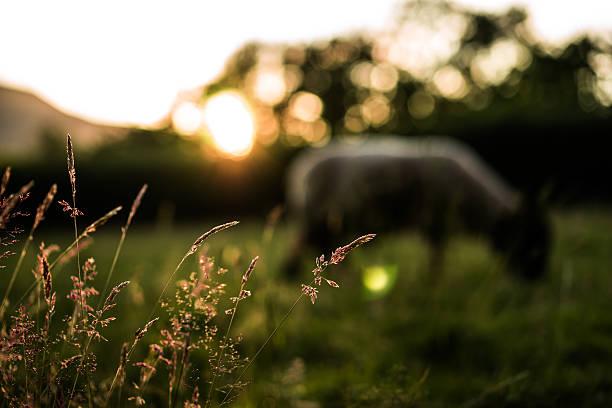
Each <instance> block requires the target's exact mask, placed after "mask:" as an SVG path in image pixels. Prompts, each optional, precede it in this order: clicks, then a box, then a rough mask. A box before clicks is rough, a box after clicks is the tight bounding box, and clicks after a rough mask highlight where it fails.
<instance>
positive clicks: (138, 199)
mask: <svg viewBox="0 0 612 408" xmlns="http://www.w3.org/2000/svg"><path fill="white" fill-rule="evenodd" d="M145 191H147V185H146V184H145V185H143V186H142V188H141V189H140V191H139V192H138V195H137V196H136V199H134V203H133V204H132V210H131V211H130V214H129V215H128V219H127V221H126V223H125V225H124V226H123V228H121V238H120V239H119V244H117V249H115V256H114V257H113V263H112V264H111V267H110V270H109V272H108V275H107V277H106V283H105V284H104V289H103V290H102V292H100V301H99V302H98V309H99V308H100V306H102V302H103V301H104V299H105V296H106V291H107V290H108V286H109V285H110V281H111V277H112V276H113V272H114V271H115V266H116V265H117V259H119V253H120V252H121V248H122V247H123V242H124V241H125V236H126V235H127V230H128V228H129V227H130V224H131V222H132V217H133V216H134V214H135V213H136V210H137V209H138V207H139V206H140V202H141V200H142V196H143V195H144V193H145Z"/></svg>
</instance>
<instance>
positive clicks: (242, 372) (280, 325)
mask: <svg viewBox="0 0 612 408" xmlns="http://www.w3.org/2000/svg"><path fill="white" fill-rule="evenodd" d="M313 283H314V279H313V280H312V282H311V283H310V284H311V285H312V284H313ZM302 297H304V292H302V293H300V296H298V298H297V299H296V300H295V302H293V305H292V306H291V307H290V308H289V310H288V311H287V313H285V315H284V316H283V318H282V319H281V320H280V322H279V323H278V325H276V327H275V328H274V330H272V332H271V333H270V335H268V338H267V339H266V341H264V342H263V344H262V345H261V346H259V349H257V351H256V352H255V354H254V355H253V357H252V358H250V359H249V362H248V363H247V365H246V366H245V367H244V368H243V369H242V371H241V372H240V374H238V377H237V378H236V379H235V380H234V383H233V384H236V383H237V382H238V381H240V379H241V378H242V376H243V375H244V374H245V373H246V372H247V370H248V369H249V367H251V365H252V364H253V362H254V361H255V359H256V358H257V356H259V354H260V353H261V352H262V350H263V349H264V348H265V347H266V345H267V344H268V343H269V342H270V340H271V339H272V337H274V335H275V334H276V332H277V331H278V330H279V329H280V328H281V327H282V325H283V323H285V320H287V318H288V317H289V315H291V313H292V312H293V309H295V307H296V306H297V304H298V302H299V301H300V300H301V299H302ZM232 390H233V388H230V389H229V390H228V392H227V393H226V394H225V397H224V398H223V400H222V401H221V405H223V403H224V402H225V401H227V399H228V398H229V396H230V394H231V393H232ZM209 399H210V397H209Z"/></svg>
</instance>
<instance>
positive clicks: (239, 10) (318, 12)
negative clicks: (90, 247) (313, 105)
mask: <svg viewBox="0 0 612 408" xmlns="http://www.w3.org/2000/svg"><path fill="white" fill-rule="evenodd" d="M397 3H398V2H397V1H396V0H378V1H376V2H374V1H371V0H310V1H303V0H255V1H238V0H223V1H215V2H211V1H205V0H196V1H163V2H162V1H151V0H149V1H125V0H122V1H114V0H108V1H104V2H97V3H96V4H95V5H94V6H92V2H84V1H82V0H77V1H64V0H55V1H39V2H36V1H5V2H2V3H0V16H1V17H0V84H3V85H8V86H12V87H18V88H22V89H27V90H31V91H34V92H35V93H36V94H38V95H39V96H41V97H42V98H43V99H45V100H47V101H49V102H52V103H53V104H54V105H56V106H57V107H59V108H60V109H62V110H64V111H66V112H69V113H72V114H76V115H79V116H83V117H85V118H87V119H89V120H93V121H98V122H103V123H110V124H120V125H126V124H135V125H151V124H154V123H155V122H157V121H159V120H160V119H161V118H163V117H164V116H165V115H166V114H167V113H168V111H169V109H170V108H171V107H172V105H173V103H174V101H175V99H176V97H177V93H178V92H180V91H184V90H189V89H193V88H196V87H199V86H202V85H204V84H206V83H207V82H209V81H211V80H212V79H213V78H214V77H215V76H216V75H218V74H220V73H221V71H222V69H223V65H224V63H225V60H226V59H227V57H229V56H230V55H231V54H232V53H234V52H235V51H236V50H237V49H238V48H239V47H240V46H241V45H242V44H244V43H245V42H247V41H249V40H254V39H257V40H261V41H267V42H296V41H309V40H315V39H319V38H329V37H331V36H333V35H339V34H343V33H350V32H355V31H357V30H368V31H382V30H385V29H388V28H389V27H390V25H391V23H392V22H393V15H394V7H396V5H397ZM460 3H462V4H466V5H469V6H470V7H474V8H478V9H485V10H503V9H504V8H507V7H508V6H510V5H511V4H515V3H517V2H513V1H509V0H461V2H460ZM518 3H519V4H522V5H523V6H525V7H526V8H527V10H528V11H529V12H530V13H531V25H532V27H533V30H534V31H535V32H536V34H538V35H539V36H541V38H543V39H545V40H546V41H549V42H563V41H567V40H569V39H571V38H572V36H574V35H576V33H579V32H583V31H586V30H608V33H610V30H611V29H612V1H611V0H581V1H579V2H577V1H573V0H572V1H570V0H531V1H530V0H519V1H518Z"/></svg>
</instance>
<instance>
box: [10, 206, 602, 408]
mask: <svg viewBox="0 0 612 408" xmlns="http://www.w3.org/2000/svg"><path fill="white" fill-rule="evenodd" d="M222 221H227V220H222ZM553 221H554V237H555V238H554V239H555V240H554V247H553V253H552V259H551V264H550V270H549V272H548V275H547V276H546V278H545V279H543V280H542V281H539V282H536V283H534V284H531V283H528V282H521V281H519V280H517V279H516V278H514V277H512V276H511V275H509V274H508V273H505V272H504V270H503V266H502V265H501V264H500V262H499V260H498V259H496V258H495V257H493V256H492V255H491V253H490V252H489V251H488V249H487V248H486V247H485V246H484V244H483V243H481V242H477V241H473V240H462V239H458V240H455V241H453V243H452V245H451V247H450V248H449V249H450V250H449V251H448V254H447V259H446V261H445V265H446V270H445V273H444V275H443V276H440V277H439V280H438V283H437V285H436V286H432V285H431V282H430V280H429V279H428V277H427V276H425V274H424V271H425V270H426V260H427V253H426V247H425V245H424V244H423V242H421V240H420V239H419V238H418V237H416V236H413V235H401V236H386V237H385V236H383V235H379V236H378V238H377V240H376V242H375V243H374V244H373V245H370V246H368V247H364V248H360V249H359V250H356V251H354V253H352V254H351V256H350V257H349V258H347V260H346V261H345V263H344V264H342V265H340V266H339V267H337V268H335V269H332V270H330V272H329V278H331V279H333V280H334V281H336V282H338V283H339V285H340V289H334V288H331V287H328V286H322V287H321V293H320V295H319V300H318V301H317V304H315V305H312V304H310V302H309V301H308V300H307V299H302V301H301V302H300V303H299V304H298V306H297V307H296V309H295V311H294V313H293V315H292V316H291V318H290V319H289V320H287V323H286V324H285V325H284V326H283V327H282V329H281V330H280V331H279V332H278V333H277V335H276V336H275V337H274V338H273V339H272V341H271V343H270V344H269V345H268V347H267V348H266V349H265V350H264V352H263V353H262V354H261V355H260V356H259V357H258V359H257V360H256V362H255V364H254V365H253V367H252V368H251V369H250V373H249V375H248V376H247V377H248V378H249V379H251V380H252V384H251V386H250V387H249V389H248V391H247V393H246V394H244V395H243V396H242V397H241V398H240V399H239V400H238V401H237V402H236V403H235V405H236V406H244V407H259V406H261V407H319V406H320V407H335V406H338V407H341V406H355V407H361V406H363V407H394V406H397V407H400V406H410V405H415V406H466V407H467V406H470V407H478V406H492V405H494V406H576V405H581V406H609V405H610V404H611V403H612V391H610V390H612V370H611V369H610V367H612V313H610V310H611V306H612V279H610V277H609V274H610V272H611V271H610V269H611V266H612V251H611V250H610V249H611V248H612V211H611V210H608V209H598V210H592V209H588V210H587V209H582V210H580V209H578V210H572V211H563V212H557V213H555V214H554V216H553ZM216 224H218V223H214V222H211V223H204V224H202V225H189V226H177V227H175V228H172V229H168V228H166V229H163V228H157V229H156V228H153V227H146V226H144V227H143V226H140V225H138V222H137V221H136V222H135V224H134V225H133V226H132V228H131V230H130V232H129V233H128V236H127V239H126V241H125V244H124V248H123V252H122V254H121V257H120V259H119V262H118V265H117V269H116V271H115V275H114V277H113V281H115V282H113V284H116V282H121V281H124V280H130V281H131V283H130V285H128V286H127V287H126V289H125V293H122V294H121V297H120V299H119V300H118V301H117V308H116V310H115V316H117V317H118V318H117V321H116V322H113V324H112V325H110V326H109V327H108V330H107V331H105V336H106V338H107V339H108V342H102V343H95V344H92V347H93V348H94V351H95V353H96V354H97V355H98V357H99V360H98V370H99V372H101V373H107V374H108V376H112V374H113V370H115V369H116V367H117V362H118V360H119V354H120V350H121V344H122V342H123V341H127V339H128V338H130V336H133V333H134V331H135V330H136V329H137V328H138V327H139V325H142V322H143V321H145V320H146V318H147V317H148V316H149V313H150V311H151V308H152V305H153V303H154V302H155V301H156V299H157V296H158V295H159V293H160V291H161V287H162V285H163V283H164V279H165V278H166V277H167V276H168V272H169V271H171V270H172V269H173V268H174V266H175V265H176V263H177V261H178V260H180V258H181V256H182V255H183V254H184V252H185V248H188V247H189V245H190V244H191V243H192V242H193V239H194V238H195V237H197V236H198V235H199V234H200V233H201V232H202V231H204V230H207V229H208V228H210V227H212V226H214V225H216ZM365 232H370V231H364V233H365ZM119 236H120V230H119V226H115V225H113V224H111V225H107V226H105V227H103V229H101V230H100V231H99V232H97V233H96V234H95V235H94V239H95V245H91V246H90V247H89V248H86V249H85V250H83V251H82V255H81V259H84V258H85V257H89V256H93V257H95V258H96V263H97V265H98V270H99V271H100V277H99V278H98V280H97V282H96V283H97V286H98V287H101V286H102V283H103V282H104V278H105V276H106V275H105V273H106V271H107V270H108V268H109V267H110V264H111V262H112V256H113V253H114V248H115V246H116V244H117V241H118V239H119ZM291 236H292V230H291V229H288V228H286V227H284V226H282V225H281V226H279V227H278V228H277V230H276V231H275V233H274V234H273V235H272V237H271V239H270V240H269V241H267V240H266V239H265V238H263V224H262V223H260V222H257V221H249V220H242V223H241V224H240V225H239V226H238V227H235V228H233V229H230V230H228V231H226V232H224V233H223V234H219V236H215V237H214V238H212V239H211V240H210V241H209V242H207V250H208V254H209V255H211V256H214V257H215V259H216V262H217V263H218V264H220V265H221V266H224V267H226V268H228V269H229V271H230V272H229V275H228V277H229V278H228V280H229V284H230V285H229V286H230V289H229V290H228V293H233V290H232V289H231V288H232V287H238V286H239V284H240V280H241V277H242V273H243V272H244V270H245V269H246V268H247V266H248V264H249V262H250V261H251V259H252V258H253V257H254V256H256V255H258V256H259V257H260V260H259V263H258V265H257V269H256V271H255V272H254V274H253V277H252V278H251V279H252V281H249V282H250V289H251V291H252V294H253V295H252V296H251V297H250V298H249V299H248V303H245V305H244V306H241V308H242V310H241V311H240V313H239V314H238V315H237V316H236V321H235V322H234V327H233V329H232V331H233V332H234V333H239V332H241V333H243V334H244V342H243V343H242V344H241V347H242V353H241V354H242V355H243V356H252V355H253V354H254V353H255V351H256V350H257V348H258V347H259V346H260V345H261V344H262V343H263V342H264V341H265V339H266V337H267V335H268V333H269V332H270V331H271V330H272V329H274V327H276V325H277V323H278V321H279V320H280V319H281V318H282V316H283V315H284V313H285V312H286V311H287V309H288V308H289V307H290V306H291V304H292V303H293V301H295V299H296V296H297V295H299V293H300V283H301V282H304V283H307V282H308V281H309V280H310V279H311V275H309V272H310V270H311V269H312V268H313V266H314V257H315V256H316V255H317V254H314V253H312V254H309V255H308V256H307V257H305V259H304V265H303V267H304V270H303V271H302V273H301V275H300V276H301V280H300V281H297V282H289V281H288V280H287V279H285V278H284V277H282V276H279V275H278V270H279V265H280V264H281V262H282V260H283V254H286V253H288V248H289V245H290V243H291V239H290V237H291ZM72 238H73V237H72V236H71V231H70V230H67V231H65V232H58V231H50V230H43V231H41V233H40V234H39V236H38V237H36V239H35V242H34V245H38V243H39V242H40V241H41V240H44V241H45V242H46V243H47V244H50V243H58V244H60V246H65V245H66V244H68V243H70V242H71V240H72ZM338 244H341V243H338ZM34 254H35V251H31V254H30V255H31V257H30V258H29V259H27V260H26V262H25V263H24V265H25V268H24V269H25V270H26V271H27V268H31V267H33V265H34V260H33V258H32V256H33V255H34ZM326 255H328V254H326ZM192 258H193V259H189V260H188V261H187V262H186V264H185V265H184V266H183V267H182V269H181V270H180V271H179V272H178V275H177V277H176V280H178V279H181V278H185V277H186V276H188V275H189V273H190V272H193V271H195V270H196V269H197V257H192ZM14 261H15V260H14V259H12V260H11V262H14ZM376 267H378V269H374V268H376ZM11 268H12V264H11V263H9V265H8V269H7V270H11ZM372 271H377V275H376V277H377V279H378V280H375V282H374V284H373V283H371V282H370V281H368V282H370V283H368V284H369V285H370V287H372V288H374V289H376V288H378V289H379V293H376V291H372V290H368V289H367V287H366V286H365V285H364V277H365V276H366V275H367V274H371V273H372ZM66 272H67V271H62V270H58V271H57V272H55V273H56V275H55V276H54V281H53V284H54V287H55V290H57V292H58V295H60V294H65V293H67V292H68V288H69V285H70V284H71V282H70V281H69V279H68V276H67V275H68V273H66ZM367 276H369V277H370V278H371V277H372V275H367ZM32 280H33V278H32V275H31V274H30V275H28V274H26V273H22V274H21V276H20V280H18V281H17V283H16V284H15V288H14V290H13V293H14V294H21V293H22V292H23V291H24V290H25V289H26V287H27V286H28V285H29V284H30V283H31V281H32ZM366 280H367V279H366ZM3 285H6V283H5V282H4V281H3V282H2V284H0V286H2V288H4V286H3ZM385 290H388V291H387V292H386V293H385ZM13 300H14V299H13ZM60 303H61V302H59V301H58V310H57V314H58V315H59V316H63V315H65V314H67V313H69V310H70V309H62V306H61V304H60ZM64 303H65V302H64ZM142 352H143V353H144V351H142ZM142 358H144V355H142V356H135V357H134V358H133V359H132V361H141V359H142ZM194 358H195V359H196V360H195V362H196V364H194V367H196V368H197V361H198V360H197V358H198V357H197V356H196V357H194ZM201 358H203V357H201ZM163 370H164V369H163V368H161V367H160V373H158V375H157V376H156V377H154V380H153V383H152V384H151V385H150V388H149V391H150V392H152V393H153V396H152V397H151V398H150V399H148V400H147V401H151V403H155V402H156V399H155V392H156V390H160V391H159V392H160V394H161V393H162V391H163V390H164V389H165V388H164V387H166V385H165V384H167V374H166V373H165V372H163ZM136 375H137V371H136V369H135V368H133V369H132V371H131V372H130V371H128V377H129V378H130V377H131V378H130V379H131V381H127V382H126V384H131V382H132V381H135V380H136V379H135V376H136ZM158 402H159V404H161V405H163V404H165V402H164V401H163V400H160V401H158Z"/></svg>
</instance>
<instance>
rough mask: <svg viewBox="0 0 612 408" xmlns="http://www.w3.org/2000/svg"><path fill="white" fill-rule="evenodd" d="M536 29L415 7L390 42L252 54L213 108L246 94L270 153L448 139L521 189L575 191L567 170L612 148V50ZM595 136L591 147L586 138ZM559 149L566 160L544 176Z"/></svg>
mask: <svg viewBox="0 0 612 408" xmlns="http://www.w3.org/2000/svg"><path fill="white" fill-rule="evenodd" d="M526 20H527V14H526V13H525V12H524V11H523V10H521V9H517V8H511V9H509V10H507V11H506V12H504V13H501V14H480V13H474V12H471V11H468V10H465V9H463V8H461V7H459V6H456V5H453V4H451V3H448V2H444V1H416V2H407V3H406V4H405V5H404V7H403V8H402V9H401V13H399V18H398V21H397V24H396V25H395V27H394V28H393V29H391V30H389V31H388V32H386V33H378V34H376V35H371V36H366V35H355V36H352V37H345V38H335V39H332V40H330V41H323V42H316V43H313V44H307V45H305V44H292V45H278V44H275V45H265V44H255V43H252V44H248V45H246V46H245V47H244V48H243V49H241V50H239V51H238V52H237V53H236V55H235V56H234V57H233V58H232V59H231V60H230V61H229V62H228V65H227V69H226V73H225V75H223V76H221V77H220V78H219V80H218V81H217V82H215V83H214V84H212V85H211V86H210V87H208V89H207V90H206V91H205V94H204V96H203V98H206V97H207V96H208V95H210V94H211V93H214V92H216V91H218V90H220V89H225V88H237V89H239V90H240V91H241V92H242V93H243V94H244V95H246V96H247V97H248V98H249V100H250V102H251V104H252V105H253V106H254V110H255V114H256V116H257V121H258V140H259V142H260V143H262V144H264V145H269V144H272V143H276V142H277V141H280V143H282V144H285V145H288V146H292V147H299V146H305V145H323V144H325V143H327V142H328V141H329V139H330V138H331V137H337V136H343V137H344V136H345V135H350V134H363V133H370V134H378V133H395V134H402V135H420V134H432V133H443V134H449V135H452V136H455V137H458V138H461V139H463V140H465V141H467V142H468V143H469V144H471V145H472V146H473V147H474V148H476V150H478V151H479V152H480V153H481V154H483V155H484V156H485V158H486V159H487V160H488V161H490V162H492V163H493V165H494V166H496V167H498V168H499V169H500V171H501V172H502V173H504V175H506V176H507V177H508V178H510V179H511V181H513V182H514V183H515V184H517V185H519V186H521V185H522V186H524V187H528V188H532V187H533V188H541V187H542V186H543V185H544V184H546V183H552V184H554V185H555V186H561V185H562V184H563V183H564V180H567V179H568V177H569V179H572V180H574V181H575V177H574V176H573V175H572V174H570V173H569V172H567V170H566V168H567V164H568V162H569V163H575V164H578V165H579V166H581V165H583V164H586V166H587V168H588V167H589V166H593V165H592V159H593V157H594V156H593V146H594V145H597V148H600V147H604V146H609V145H610V142H609V141H607V139H608V138H605V139H606V140H603V136H604V135H605V134H606V133H607V132H609V131H610V130H612V123H611V115H610V114H611V110H610V105H611V104H612V87H611V86H609V84H610V83H612V56H611V53H610V51H611V46H610V44H609V43H607V42H605V41H603V40H602V39H599V38H589V37H583V38H581V39H579V40H577V41H575V42H573V43H571V44H569V45H567V46H565V47H564V48H562V49H556V48H553V47H550V46H547V45H545V44H542V43H540V42H539V41H538V40H537V38H536V37H535V36H534V35H533V34H532V33H531V32H530V31H529V28H528V25H527V23H526ZM586 129H592V130H593V134H592V135H591V137H590V138H586V139H582V140H578V136H580V137H583V138H584V137H585V130H586ZM492 135H495V137H492ZM602 140H603V141H602ZM602 143H603V146H602ZM553 148H555V149H557V152H556V155H555V156H554V157H556V159H555V158H554V157H553V159H552V160H550V158H549V160H548V162H547V163H546V165H545V166H544V165H543V162H542V157H543V156H544V155H545V154H546V153H548V151H549V150H550V149H553ZM577 153H578V154H577ZM595 156H597V152H595ZM518 157H522V159H521V164H522V166H516V163H517V162H516V160H517V158H518ZM577 159H578V160H577ZM605 162H607V161H605ZM591 171H592V172H597V171H600V170H597V169H595V168H593V169H591ZM588 172H589V171H587V173H588ZM593 176H596V174H590V176H589V177H591V180H589V183H590V184H593V183H595V182H596V181H595V180H592V178H593ZM589 183H587V184H589ZM561 187H562V186H561ZM561 190H563V189H561ZM565 191H567V189H565Z"/></svg>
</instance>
